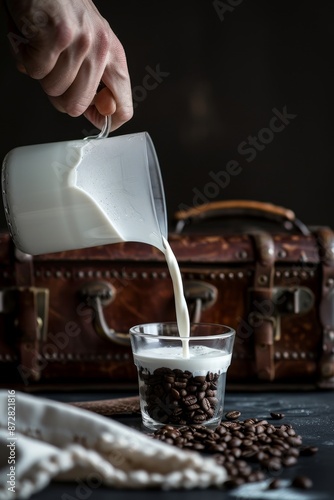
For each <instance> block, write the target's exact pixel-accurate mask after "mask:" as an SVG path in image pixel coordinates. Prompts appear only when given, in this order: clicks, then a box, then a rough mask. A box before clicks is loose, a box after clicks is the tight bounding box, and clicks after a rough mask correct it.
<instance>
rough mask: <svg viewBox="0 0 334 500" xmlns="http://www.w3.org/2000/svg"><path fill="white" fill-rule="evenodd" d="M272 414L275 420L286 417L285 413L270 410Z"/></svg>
mask: <svg viewBox="0 0 334 500" xmlns="http://www.w3.org/2000/svg"><path fill="white" fill-rule="evenodd" d="M270 416H271V418H272V419H273V420H280V419H281V418H284V417H285V415H284V413H276V412H274V411H271V412H270Z"/></svg>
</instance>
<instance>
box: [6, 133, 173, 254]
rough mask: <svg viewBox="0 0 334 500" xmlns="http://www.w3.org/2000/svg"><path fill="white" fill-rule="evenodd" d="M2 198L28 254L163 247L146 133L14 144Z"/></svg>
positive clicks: (160, 194)
mask: <svg viewBox="0 0 334 500" xmlns="http://www.w3.org/2000/svg"><path fill="white" fill-rule="evenodd" d="M2 196H3V202H4V209H5V215H6V219H7V224H8V228H9V230H10V233H11V235H12V237H13V240H14V243H15V245H16V246H17V247H18V248H19V249H20V250H22V251H23V252H25V253H27V254H32V255H36V254H41V253H50V252H58V251H64V250H73V249H79V248H85V247H94V246H98V245H105V244H109V243H118V242H124V241H138V242H143V243H147V244H150V245H153V246H155V247H157V248H159V249H161V250H163V249H164V245H163V241H162V237H165V238H167V217H166V207H165V198H164V190H163V184H162V178H161V173H160V168H159V163H158V159H157V155H156V152H155V148H154V146H153V143H152V140H151V138H150V136H149V134H148V133H147V132H139V133H136V134H127V135H121V136H113V137H104V136H103V135H102V136H101V137H100V136H97V137H88V138H86V139H82V140H73V141H64V142H54V143H48V144H36V145H30V146H22V147H17V148H14V149H12V150H11V151H10V152H9V153H8V154H7V156H6V157H5V159H4V162H3V166H2Z"/></svg>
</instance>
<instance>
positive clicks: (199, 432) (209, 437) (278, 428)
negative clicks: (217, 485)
mask: <svg viewBox="0 0 334 500" xmlns="http://www.w3.org/2000/svg"><path fill="white" fill-rule="evenodd" d="M228 413H232V419H231V417H230V420H226V421H222V422H221V423H220V424H219V425H218V426H217V427H216V428H215V429H209V428H207V427H205V426H204V425H194V426H188V425H184V426H181V427H178V428H177V427H173V426H172V425H165V426H163V427H162V428H160V429H159V430H157V431H155V433H154V434H153V435H152V437H153V438H155V439H159V440H161V441H164V442H165V443H169V444H171V445H174V446H177V447H179V448H183V449H186V450H197V451H199V452H201V453H205V454H211V455H212V456H213V458H214V459H215V460H216V462H217V464H219V465H222V466H223V467H225V469H226V471H227V473H228V476H229V478H228V481H227V482H226V483H225V486H226V488H234V487H236V486H240V485H241V484H244V483H250V482H255V481H262V480H263V479H266V478H267V477H268V476H270V474H272V473H277V472H279V471H282V470H283V469H284V468H286V467H292V466H294V465H296V464H297V462H298V458H299V455H300V454H302V453H301V452H302V450H303V454H304V455H311V454H312V453H311V450H312V452H316V448H315V447H305V446H304V447H302V438H301V436H299V435H298V434H297V433H296V431H295V430H294V429H293V427H292V426H291V425H289V424H282V425H273V424H272V423H269V422H268V421H267V420H264V419H262V420H260V419H257V418H248V419H246V420H243V421H240V420H237V419H236V418H237V417H236V415H237V414H239V415H240V414H241V413H240V412H237V411H233V412H228ZM227 415H228V414H226V416H227ZM305 450H308V451H307V452H306V451H305ZM308 484H310V481H307V480H306V479H305V478H304V479H301V478H300V477H299V478H295V480H294V483H293V486H294V487H296V488H297V487H298V488H306V487H310V486H307V485H308ZM303 485H304V486H303ZM279 487H280V482H279V481H278V480H274V481H272V483H270V486H269V488H270V489H277V488H279Z"/></svg>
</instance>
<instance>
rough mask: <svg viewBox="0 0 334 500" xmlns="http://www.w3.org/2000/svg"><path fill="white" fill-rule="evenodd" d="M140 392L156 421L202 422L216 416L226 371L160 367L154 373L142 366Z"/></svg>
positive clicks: (188, 423)
mask: <svg viewBox="0 0 334 500" xmlns="http://www.w3.org/2000/svg"><path fill="white" fill-rule="evenodd" d="M138 373H139V379H140V380H141V381H142V384H141V386H140V394H141V398H142V400H143V401H145V402H146V406H145V411H146V412H147V413H148V415H149V416H150V417H151V418H153V419H154V420H156V421H158V422H161V423H166V424H167V423H170V424H175V425H194V424H195V425H196V424H202V423H203V422H206V421H208V420H210V419H211V418H212V417H213V416H215V411H216V408H217V404H218V399H217V389H218V390H219V393H220V394H221V393H222V391H223V387H222V383H223V380H222V382H221V383H220V379H222V377H225V376H226V374H225V373H222V374H218V373H212V372H208V373H207V374H206V375H203V376H200V375H198V376H194V375H193V374H192V373H191V372H189V371H187V370H186V371H182V370H178V369H174V370H172V369H170V368H166V367H162V368H157V369H156V370H154V372H153V373H149V372H148V371H147V370H145V369H143V368H140V369H139V372H138Z"/></svg>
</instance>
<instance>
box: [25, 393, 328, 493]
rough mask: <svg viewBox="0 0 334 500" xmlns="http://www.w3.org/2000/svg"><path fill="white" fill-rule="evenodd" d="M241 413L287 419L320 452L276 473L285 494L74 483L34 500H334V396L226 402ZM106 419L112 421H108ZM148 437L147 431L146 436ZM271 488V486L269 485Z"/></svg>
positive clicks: (249, 488) (66, 397) (253, 488)
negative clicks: (297, 482) (295, 482)
mask: <svg viewBox="0 0 334 500" xmlns="http://www.w3.org/2000/svg"><path fill="white" fill-rule="evenodd" d="M134 394H135V393H133V392H126V393H120V392H116V391H115V392H113V393H110V392H94V393H92V392H89V393H81V392H78V393H43V394H41V396H43V397H48V398H50V399H54V400H58V401H63V402H74V401H90V400H101V399H111V398H113V397H123V396H124V397H125V396H133V395H134ZM235 409H237V410H240V411H241V413H242V414H241V417H240V419H246V418H251V417H256V418H264V419H267V418H268V417H269V415H270V412H272V411H277V412H282V413H284V415H285V417H284V419H282V420H280V421H279V424H281V423H282V424H284V423H288V424H291V425H292V426H293V428H294V429H295V430H296V431H297V433H298V434H300V435H301V436H302V438H303V445H312V446H316V447H318V449H319V451H318V452H317V453H316V454H315V455H313V456H311V457H300V458H299V459H298V462H297V464H296V465H295V466H293V467H289V468H284V469H283V470H281V471H279V472H275V473H271V476H270V477H272V478H279V479H280V480H282V482H283V485H286V487H284V488H280V489H277V490H267V489H266V488H265V486H264V483H251V484H246V485H243V486H241V487H239V488H236V489H233V490H228V491H226V490H222V489H215V488H210V489H209V490H208V489H207V490H200V489H192V490H170V491H159V490H158V491H157V490H145V491H143V490H111V489H110V488H105V487H103V486H99V487H98V488H86V489H85V490H80V489H79V488H78V484H75V483H52V484H51V485H50V486H49V487H48V488H46V489H44V490H43V491H41V492H40V493H38V494H35V495H33V496H32V497H31V498H32V500H44V499H47V500H75V499H78V500H88V499H90V500H107V499H108V500H110V498H112V499H113V500H130V499H132V498H134V497H135V498H136V500H137V499H138V500H141V499H145V500H151V499H152V500H153V499H155V500H181V499H182V500H204V499H206V498H207V497H208V494H209V495H210V500H225V499H229V500H242V499H245V500H246V499H247V500H251V499H252V500H260V499H262V500H333V498H334V417H333V414H334V393H333V392H331V391H328V392H327V391H324V392H278V393H239V392H238V393H233V392H231V391H228V392H227V393H226V397H225V411H229V410H235ZM106 418H107V417H106ZM117 420H118V421H120V422H122V423H124V424H126V425H130V426H131V427H135V428H137V429H141V430H143V429H142V428H141V421H140V418H139V417H134V416H123V417H119V418H117ZM143 432H144V430H143ZM297 475H298V476H299V475H306V476H308V477H309V478H311V479H312V481H313V487H312V488H311V489H309V490H297V489H295V488H291V487H290V486H289V484H290V482H291V479H293V478H294V477H295V476H297ZM266 484H267V483H266Z"/></svg>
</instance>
